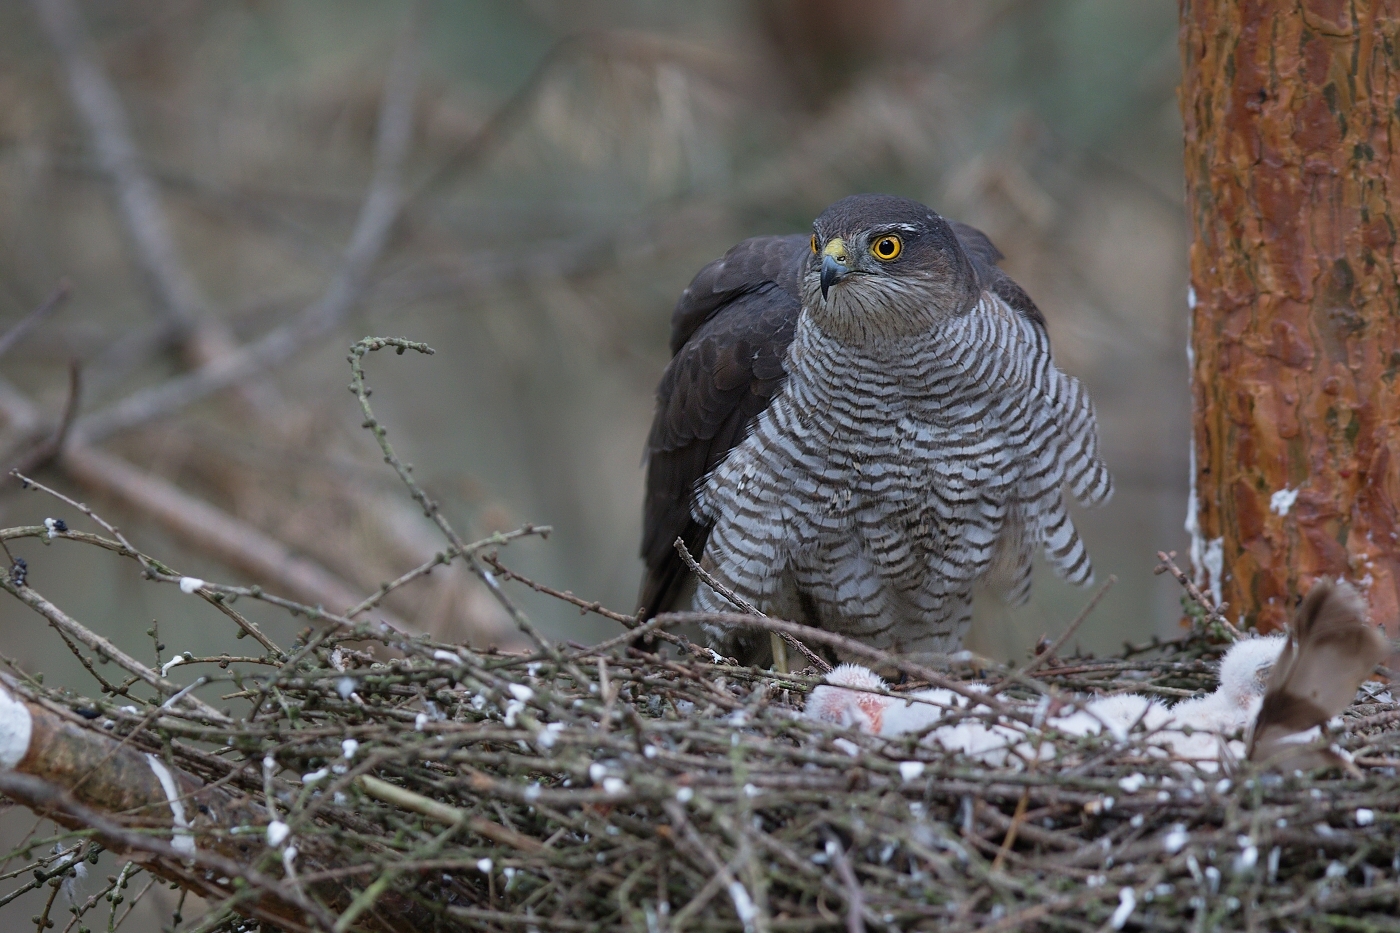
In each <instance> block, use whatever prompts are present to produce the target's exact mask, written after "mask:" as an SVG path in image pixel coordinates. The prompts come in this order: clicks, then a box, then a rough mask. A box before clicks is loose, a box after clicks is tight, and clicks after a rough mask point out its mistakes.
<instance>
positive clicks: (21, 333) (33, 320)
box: [0, 279, 73, 356]
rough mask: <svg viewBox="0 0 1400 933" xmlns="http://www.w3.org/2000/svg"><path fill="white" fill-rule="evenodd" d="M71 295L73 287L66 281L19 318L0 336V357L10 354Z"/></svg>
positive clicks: (60, 283)
mask: <svg viewBox="0 0 1400 933" xmlns="http://www.w3.org/2000/svg"><path fill="white" fill-rule="evenodd" d="M72 293H73V286H72V284H70V283H69V281H68V280H67V279H64V280H63V281H61V282H59V283H58V286H57V287H55V288H54V290H53V291H52V292H50V293H49V297H47V298H45V299H44V300H43V301H41V302H39V304H38V306H37V307H35V308H34V310H32V311H30V312H29V313H28V314H26V315H25V316H24V317H22V318H20V319H19V320H18V321H16V322H15V323H14V324H12V325H11V326H10V329H9V330H7V331H5V333H4V334H3V335H0V356H4V355H5V354H6V353H9V352H10V348H11V347H13V346H14V345H15V344H17V343H19V342H20V341H21V340H23V339H24V338H25V337H26V336H28V334H29V332H30V331H31V330H33V329H34V328H35V327H36V326H38V324H39V322H40V321H42V320H43V319H44V318H46V317H48V315H49V312H51V311H53V310H54V309H55V308H57V307H58V306H59V305H61V304H63V303H64V302H65V301H67V300H68V296H69V295H71V294H72Z"/></svg>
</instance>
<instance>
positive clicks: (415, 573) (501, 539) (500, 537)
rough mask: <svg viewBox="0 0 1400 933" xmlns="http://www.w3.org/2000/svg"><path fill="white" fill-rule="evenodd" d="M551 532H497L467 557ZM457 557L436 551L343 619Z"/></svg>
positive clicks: (543, 528) (529, 528)
mask: <svg viewBox="0 0 1400 933" xmlns="http://www.w3.org/2000/svg"><path fill="white" fill-rule="evenodd" d="M553 530H554V529H553V528H551V527H550V526H549V525H524V526H522V527H520V528H517V529H515V530H514V531H506V532H497V533H495V534H493V535H491V536H490V537H489V538H482V539H481V540H480V541H473V542H472V543H471V544H468V545H467V553H468V554H474V553H476V552H478V551H481V550H483V549H485V548H488V547H499V546H501V545H504V544H509V543H510V542H511V541H513V540H515V539H517V538H525V537H529V536H530V535H539V536H540V537H541V538H548V537H549V535H550V532H552V531H553ZM461 556H463V555H462V554H461V553H460V552H459V551H458V550H457V549H456V548H455V547H449V548H448V549H447V550H445V551H439V552H438V553H436V554H434V555H433V556H432V557H430V558H429V559H428V560H425V561H424V562H423V563H421V564H419V565H418V566H417V567H414V568H413V569H412V570H410V571H408V572H407V573H405V574H403V575H401V576H399V577H397V578H396V579H394V580H392V581H390V582H388V583H385V584H383V585H382V586H380V587H379V590H378V592H376V593H374V594H373V595H371V596H368V597H366V598H365V599H363V600H361V601H360V602H359V603H358V604H356V605H355V606H352V607H351V608H349V609H347V610H346V611H345V617H346V618H347V619H353V618H355V616H357V615H359V614H360V613H362V612H365V611H367V610H369V609H373V608H374V607H375V606H377V605H379V603H380V602H381V601H382V600H383V599H384V598H385V597H386V596H388V595H389V594H390V593H392V592H393V591H394V590H397V589H399V588H400V587H403V586H406V585H408V584H409V583H412V582H413V581H414V580H417V579H418V578H419V577H425V576H427V575H428V574H430V573H432V572H433V568H435V567H446V566H448V565H449V564H451V563H452V561H454V560H455V559H457V558H458V557H461ZM484 560H486V562H487V563H489V564H491V565H492V566H493V567H497V568H499V567H500V565H499V564H498V563H496V560H495V558H493V557H488V558H484Z"/></svg>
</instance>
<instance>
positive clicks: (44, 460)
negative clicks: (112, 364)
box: [14, 360, 83, 473]
mask: <svg viewBox="0 0 1400 933" xmlns="http://www.w3.org/2000/svg"><path fill="white" fill-rule="evenodd" d="M82 395H83V378H82V368H81V367H80V366H79V365H78V361H77V360H72V361H71V362H69V364H68V400H67V401H66V402H64V405H63V416H62V417H61V418H59V420H58V427H57V428H55V429H54V432H53V434H52V436H50V437H49V438H48V440H45V441H43V442H41V443H40V444H39V446H37V447H35V448H34V449H33V450H31V451H30V452H29V453H27V454H26V455H25V456H24V457H23V458H21V459H20V461H19V463H17V464H16V465H15V467H14V471H17V472H21V473H28V472H30V471H31V470H37V469H39V468H41V467H44V466H47V465H48V464H49V463H50V462H52V461H53V459H54V458H55V457H57V456H58V455H59V454H60V453H61V452H62V451H63V445H64V443H66V442H67V440H68V432H69V431H70V430H72V428H73V419H74V418H75V417H77V414H78V405H79V403H80V401H81V400H82Z"/></svg>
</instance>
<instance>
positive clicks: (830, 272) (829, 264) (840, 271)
mask: <svg viewBox="0 0 1400 933" xmlns="http://www.w3.org/2000/svg"><path fill="white" fill-rule="evenodd" d="M850 274H851V254H850V251H849V250H847V249H846V242H845V241H844V240H842V239H841V238H840V237H833V238H832V239H831V240H830V241H829V242H828V243H827V244H826V249H824V250H822V301H825V300H826V293H827V291H828V290H829V289H830V288H831V286H833V285H835V284H836V283H837V282H839V281H841V280H842V279H844V278H845V277H846V276H848V275H850Z"/></svg>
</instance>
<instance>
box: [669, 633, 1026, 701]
mask: <svg viewBox="0 0 1400 933" xmlns="http://www.w3.org/2000/svg"><path fill="white" fill-rule="evenodd" d="M656 618H658V619H665V620H666V622H667V624H669V623H671V622H677V623H682V622H712V623H716V624H719V625H735V626H750V627H752V628H759V629H763V630H765V631H769V632H778V633H779V634H783V633H786V634H789V635H792V636H794V637H797V638H802V639H806V640H810V641H815V642H818V643H820V644H824V645H830V646H831V647H832V648H835V649H836V650H837V651H838V652H840V653H841V654H844V655H849V656H855V657H858V658H865V659H867V660H869V661H873V662H875V665H874V666H877V667H891V668H894V669H895V670H898V671H901V672H903V673H905V674H908V675H909V676H910V677H913V678H916V679H918V680H922V681H925V682H926V683H928V684H929V686H932V687H942V688H943V689H945V690H951V691H952V692H954V693H956V694H958V695H959V696H961V697H965V698H967V699H969V700H972V701H973V704H974V705H978V704H980V705H983V706H986V707H988V708H989V709H991V710H993V711H994V712H996V713H998V714H1000V715H1003V716H1010V717H1015V718H1021V717H1020V716H1018V714H1016V713H1015V712H1014V711H1013V710H1011V709H1010V708H1008V707H1006V706H1005V705H1004V704H1001V703H998V702H997V701H996V700H995V699H994V698H993V697H991V696H990V695H989V693H988V692H982V691H977V690H971V689H969V688H968V687H967V685H965V684H963V683H961V682H960V681H956V680H950V679H948V678H947V677H944V676H943V675H942V674H940V673H938V672H937V671H935V670H932V669H931V668H928V667H925V666H924V665H922V664H916V663H914V662H913V661H910V660H908V659H907V658H902V657H899V656H897V655H893V654H890V653H889V652H887V651H881V650H880V649H879V648H872V647H870V646H869V645H867V644H865V643H864V642H861V641H857V640H855V639H854V638H847V637H846V636H844V635H837V634H836V633H835V632H828V631H825V630H824V629H819V628H812V627H811V626H809V625H799V624H797V623H796V622H786V621H783V620H782V619H773V618H769V617H768V616H763V615H758V616H755V615H745V614H743V613H738V612H663V613H660V614H659V615H658V616H657V617H656Z"/></svg>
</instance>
